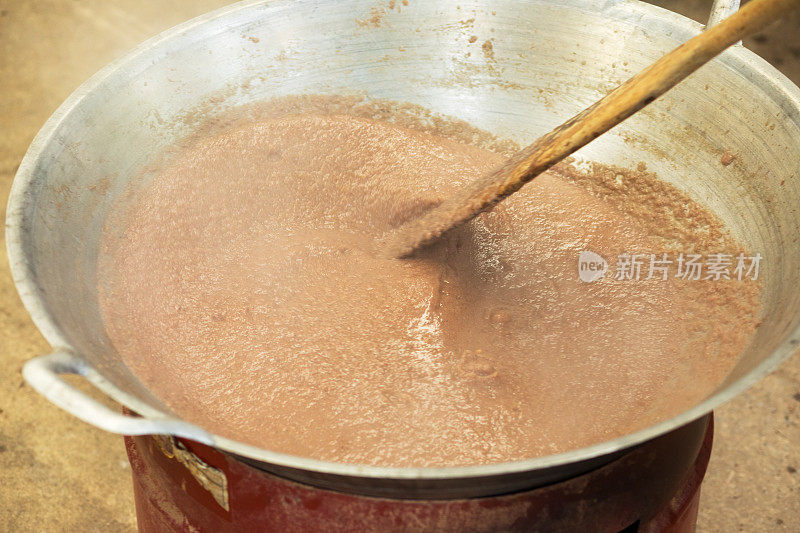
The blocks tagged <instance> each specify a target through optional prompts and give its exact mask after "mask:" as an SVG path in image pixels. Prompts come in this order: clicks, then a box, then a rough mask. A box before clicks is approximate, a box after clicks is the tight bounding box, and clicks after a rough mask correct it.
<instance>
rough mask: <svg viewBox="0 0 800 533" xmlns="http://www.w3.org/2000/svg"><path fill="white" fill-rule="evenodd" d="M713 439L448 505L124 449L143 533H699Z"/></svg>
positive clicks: (182, 450)
mask: <svg viewBox="0 0 800 533" xmlns="http://www.w3.org/2000/svg"><path fill="white" fill-rule="evenodd" d="M698 428H699V431H698ZM694 435H696V436H698V437H697V438H695V436H694ZM712 439H713V419H712V416H711V415H707V416H706V417H704V418H702V419H700V420H697V421H695V422H693V423H691V424H689V425H687V426H684V427H683V428H679V429H677V430H675V431H673V432H671V433H668V434H666V435H662V436H660V437H658V438H656V439H653V440H652V441H649V442H647V443H645V444H642V445H640V446H637V447H635V448H633V449H632V450H630V451H628V452H626V453H625V454H623V455H622V456H621V457H619V458H617V459H615V460H613V461H611V462H610V463H608V464H606V465H604V466H602V467H600V468H597V469H595V470H592V471H590V472H588V473H585V474H582V475H580V476H577V477H574V478H571V479H568V480H565V481H561V482H558V483H554V484H551V485H547V486H544V487H538V488H533V489H531V490H527V491H523V492H516V493H513V494H506V495H501V496H492V497H485V498H470V499H449V500H447V499H445V500H416V499H388V498H377V497H371V496H364V495H359V494H350V493H345V492H336V491H332V490H327V489H321V488H317V487H313V486H310V485H306V484H302V483H298V482H296V481H291V480H288V479H284V478H282V477H278V476H276V475H274V474H270V473H268V472H265V471H263V470H260V469H258V468H255V467H253V466H250V465H248V464H245V463H244V462H242V461H241V460H239V459H237V458H235V457H234V456H232V455H230V454H226V453H223V452H220V451H219V450H216V449H214V448H211V447H209V446H205V445H203V444H199V443H196V442H193V441H188V440H183V439H175V438H172V437H163V436H142V437H126V438H125V444H126V446H127V450H128V457H129V459H130V462H131V466H132V472H133V484H134V494H135V499H136V514H137V518H138V524H139V530H140V531H142V532H172V531H193V532H194V531H199V532H206V531H208V532H215V533H221V532H228V531H230V532H236V533H243V532H250V531H263V532H272V531H275V532H282V533H289V532H295V531H297V532H313V531H325V532H344V531H348V532H349V531H375V532H382V533H383V532H394V531H475V532H477V531H548V532H549V531H596V532H610V533H619V532H643V533H644V532H647V533H656V532H662V533H666V532H670V533H685V532H693V531H694V530H695V523H696V520H697V510H698V504H699V499H700V485H701V482H702V480H703V477H704V475H705V472H706V467H707V466H708V461H709V457H710V454H711V444H712ZM665 491H666V495H665Z"/></svg>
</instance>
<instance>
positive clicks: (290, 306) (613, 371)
mask: <svg viewBox="0 0 800 533" xmlns="http://www.w3.org/2000/svg"><path fill="white" fill-rule="evenodd" d="M502 161H503V156H502V155H500V154H497V153H493V152H490V151H488V150H485V149H482V148H479V147H476V146H471V145H467V144H463V143H460V142H457V141H455V140H452V139H449V138H446V137H444V136H440V135H432V134H429V133H422V132H420V131H416V130H413V129H410V128H407V127H404V126H401V125H396V124H389V123H386V122H379V121H375V120H370V119H367V118H362V117H356V116H348V115H333V116H324V115H319V114H298V115H290V116H283V117H278V118H264V119H260V120H252V121H242V122H240V123H234V124H231V125H230V126H229V127H227V128H225V129H224V130H223V131H217V132H215V133H214V134H213V135H208V136H205V137H202V136H201V137H199V138H197V139H195V140H194V141H193V142H191V143H189V144H187V145H186V146H184V147H182V148H181V149H179V150H177V152H176V154H175V155H174V157H172V158H170V159H169V161H167V162H165V163H164V164H163V165H162V166H161V167H159V168H157V169H156V170H155V172H154V173H153V174H154V177H153V179H152V181H150V182H149V183H148V184H147V185H146V186H144V187H142V188H141V189H140V190H137V191H135V193H132V194H131V195H130V197H128V198H126V199H125V200H124V201H120V206H119V208H118V209H117V212H116V213H115V214H114V215H113V216H112V217H111V218H110V219H109V221H108V223H107V227H106V231H105V234H104V239H103V254H102V255H101V258H100V269H99V274H98V287H99V291H100V296H101V302H102V308H103V314H104V320H105V322H106V326H107V331H108V334H109V336H110V338H111V340H112V341H113V343H114V345H115V347H116V349H117V350H118V351H119V352H120V354H121V355H122V356H123V358H124V359H125V361H126V362H127V364H128V365H129V366H130V367H131V368H132V370H133V371H134V372H135V374H136V375H137V376H138V377H139V378H140V379H141V380H142V381H143V382H144V383H145V384H146V385H147V386H148V387H149V388H151V389H152V390H153V391H154V392H155V393H156V394H157V395H158V396H159V397H160V398H162V399H163V400H164V401H165V402H166V403H167V404H168V405H169V406H170V407H171V408H172V409H173V410H174V411H175V412H176V413H178V414H179V415H180V416H182V417H183V418H185V419H187V420H189V421H191V422H195V423H198V424H200V425H202V426H203V427H205V428H207V429H209V430H211V431H213V432H215V433H218V434H222V435H225V436H228V437H231V438H235V439H238V440H242V441H244V442H248V443H250V444H254V445H257V446H260V447H264V448H268V449H271V450H275V451H280V452H285V453H291V454H294V455H300V456H307V457H313V458H317V459H326V460H333V461H341V462H348V463H361V464H372V465H389V466H446V465H470V464H485V463H496V462H502V461H508V460H514V459H524V458H530V457H535V456H539V455H545V454H550V453H555V452H560V451H566V450H569V449H574V448H577V447H580V446H584V445H589V444H593V443H596V442H600V441H603V440H607V439H611V438H614V437H617V436H619V435H622V434H625V433H628V432H630V431H634V430H636V429H640V428H642V427H645V426H648V425H650V424H652V423H654V422H657V421H659V420H662V419H666V418H668V417H670V416H672V415H675V414H677V413H678V412H680V411H681V410H683V409H686V408H689V407H691V406H693V405H695V404H696V403H697V402H698V401H700V400H701V399H703V398H704V397H706V396H707V395H708V394H710V393H711V392H712V391H713V390H714V388H715V387H716V386H717V385H718V384H719V383H720V382H721V381H722V380H723V379H724V377H725V376H726V374H727V372H728V371H729V370H730V368H731V367H732V366H733V364H734V363H735V361H736V358H737V356H738V355H739V353H740V352H741V351H742V350H743V349H744V347H745V346H746V344H747V342H748V339H749V337H750V335H751V334H752V331H753V330H754V328H755V327H756V323H757V320H758V290H757V286H756V285H755V284H752V283H750V284H748V283H745V282H739V281H735V280H733V281H711V280H708V281H683V280H680V279H676V278H675V277H673V276H670V277H669V278H668V279H667V280H662V279H661V278H660V277H656V278H653V279H640V280H617V279H614V277H613V276H611V275H607V276H605V277H604V278H603V279H601V280H598V281H595V282H592V283H584V282H582V281H581V280H580V279H579V277H578V270H577V260H578V256H579V254H580V252H581V251H585V250H591V251H594V252H597V253H599V254H601V255H602V256H604V257H606V258H607V259H609V260H612V259H614V258H616V257H617V256H618V255H619V254H622V253H646V254H649V253H657V254H660V253H661V252H663V251H667V250H669V251H670V252H677V251H689V250H695V251H703V250H706V249H708V250H710V251H713V252H718V251H722V249H721V248H720V247H723V248H725V249H730V250H731V251H732V250H733V248H735V245H734V244H732V243H731V242H730V241H729V240H727V239H726V238H724V237H720V235H722V229H721V228H720V227H718V222H716V221H715V220H714V219H713V217H711V216H710V215H708V214H707V213H705V212H704V211H703V210H702V209H700V208H699V207H698V206H696V205H688V204H686V201H687V200H686V199H685V198H684V197H681V196H680V195H678V194H672V195H671V196H670V195H666V196H665V195H664V194H662V193H663V192H664V191H663V190H661V189H659V188H658V187H655V186H654V187H650V188H644V189H646V190H643V188H642V187H638V188H637V187H633V188H632V189H629V188H628V187H626V186H624V185H620V184H619V183H616V182H617V181H620V183H622V182H626V181H627V180H628V179H629V178H630V179H631V180H635V179H636V176H632V175H629V174H620V175H619V176H623V179H622V180H620V179H619V177H614V178H612V179H611V180H610V181H609V182H608V183H606V185H607V186H605V187H598V186H594V185H592V183H595V182H598V183H605V182H603V179H606V181H608V179H607V178H608V175H607V172H606V174H603V172H601V171H599V170H597V171H596V174H597V176H599V178H598V179H597V180H595V181H593V179H594V178H595V177H597V176H595V175H589V176H588V177H587V176H582V177H580V176H578V174H577V173H573V172H572V171H571V170H570V169H568V168H566V167H564V168H559V169H557V170H554V171H551V172H549V173H546V174H545V175H543V176H541V177H539V178H537V179H536V180H535V181H534V182H532V183H531V184H529V185H527V186H526V187H525V188H524V189H523V190H522V191H520V192H519V193H517V194H515V195H514V196H513V197H512V198H510V199H508V200H507V201H506V202H504V203H503V204H501V205H500V206H498V207H497V208H496V209H495V210H494V211H493V212H491V213H487V214H483V215H481V216H479V217H478V218H477V219H476V220H474V221H473V222H471V223H470V224H469V225H467V226H465V227H464V228H460V229H458V230H457V231H455V232H452V233H451V234H449V235H447V236H446V238H445V239H444V240H443V241H442V242H441V243H440V244H438V245H436V246H434V247H432V248H430V249H427V250H425V251H424V253H421V254H419V255H418V256H416V257H414V258H411V259H402V260H401V259H393V258H387V257H385V255H384V254H381V253H379V252H378V248H379V247H378V246H377V243H378V242H379V240H380V238H381V236H383V235H385V234H387V232H390V231H392V230H394V229H395V228H397V227H398V226H399V225H400V224H402V223H403V222H405V221H407V220H409V219H411V218H412V217H414V216H418V215H419V214H421V213H423V212H425V210H427V209H429V208H430V207H432V206H434V205H436V204H437V203H438V202H440V201H441V200H442V199H444V198H445V197H447V196H448V195H450V194H452V193H453V191H455V190H456V189H457V188H458V187H460V186H463V185H464V184H465V183H466V182H468V181H470V180H471V179H474V178H475V177H477V176H478V175H479V174H481V173H483V172H486V171H487V170H489V169H491V168H492V167H494V166H496V165H498V164H499V163H501V162H502ZM612 176H616V175H615V174H613V173H612ZM642 179H644V177H642ZM609 183H610V185H609ZM637 183H641V182H637ZM627 196H630V198H627ZM648 202H650V203H649V204H648ZM653 213H657V214H658V216H657V217H656V216H654V215H653ZM671 216H674V217H675V219H674V220H673V219H672V218H670V217H671ZM659 217H660V218H659ZM680 217H684V218H687V219H690V220H689V223H684V224H683V225H682V224H681V223H679V221H678V220H679V219H680ZM655 219H658V220H656V221H657V222H658V223H657V224H655V223H654V220H655ZM672 225H674V228H673V226H672ZM687 227H688V228H690V229H691V231H687V230H686V228H687ZM673 229H674V231H672V230H673ZM665 236H666V237H665ZM667 237H669V238H667ZM646 270H647V265H646V264H645V266H644V268H643V275H642V278H645V277H646V275H647V271H646Z"/></svg>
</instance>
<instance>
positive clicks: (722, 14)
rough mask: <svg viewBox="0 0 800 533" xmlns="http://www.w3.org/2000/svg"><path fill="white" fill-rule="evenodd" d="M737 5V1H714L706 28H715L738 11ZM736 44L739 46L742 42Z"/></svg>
mask: <svg viewBox="0 0 800 533" xmlns="http://www.w3.org/2000/svg"><path fill="white" fill-rule="evenodd" d="M739 3H740V1H739V0H714V3H713V4H712V5H711V14H710V15H709V16H708V23H707V24H706V28H710V27H711V26H716V25H717V24H719V23H720V22H722V21H723V20H724V19H726V18H728V17H730V16H731V15H733V14H734V13H735V12H736V11H738V9H739ZM736 44H737V45H739V44H742V42H741V41H739V42H738V43H736Z"/></svg>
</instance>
